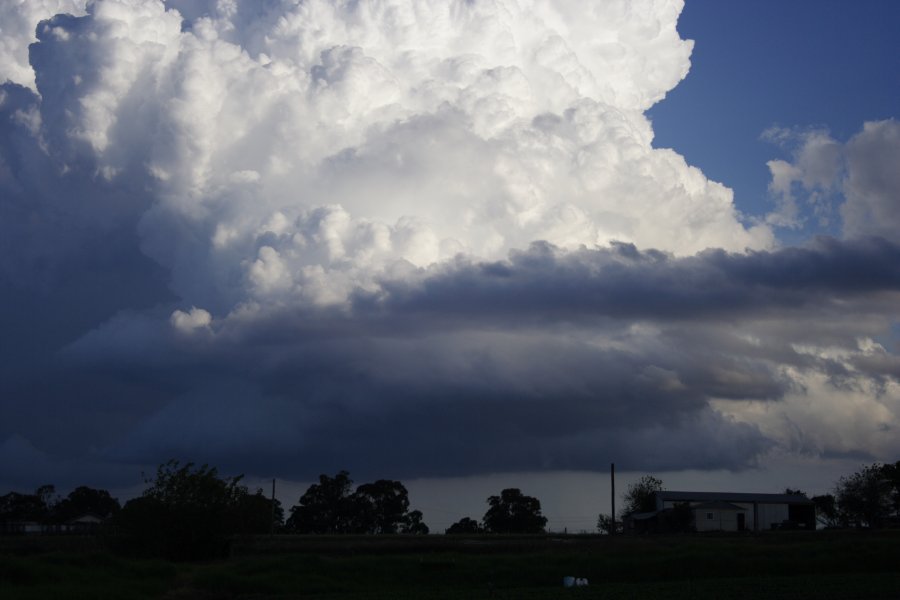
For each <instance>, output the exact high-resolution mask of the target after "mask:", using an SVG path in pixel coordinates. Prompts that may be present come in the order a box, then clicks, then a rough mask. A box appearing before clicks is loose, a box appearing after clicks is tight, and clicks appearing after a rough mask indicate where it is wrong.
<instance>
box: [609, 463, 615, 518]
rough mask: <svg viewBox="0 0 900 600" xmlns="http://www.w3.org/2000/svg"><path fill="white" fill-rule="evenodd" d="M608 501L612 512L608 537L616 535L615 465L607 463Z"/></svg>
mask: <svg viewBox="0 0 900 600" xmlns="http://www.w3.org/2000/svg"><path fill="white" fill-rule="evenodd" d="M609 482H610V486H609V490H610V491H609V499H610V503H611V504H612V511H611V512H610V517H611V520H612V527H610V528H609V535H615V534H616V463H609Z"/></svg>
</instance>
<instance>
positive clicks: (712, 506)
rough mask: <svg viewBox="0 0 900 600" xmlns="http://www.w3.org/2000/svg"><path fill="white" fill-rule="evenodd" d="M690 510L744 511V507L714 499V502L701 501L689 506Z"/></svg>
mask: <svg viewBox="0 0 900 600" xmlns="http://www.w3.org/2000/svg"><path fill="white" fill-rule="evenodd" d="M691 509H692V510H740V511H745V510H747V509H746V508H743V507H741V506H737V505H736V504H732V503H731V502H722V501H721V500H716V501H714V502H701V503H700V504H695V505H693V506H691Z"/></svg>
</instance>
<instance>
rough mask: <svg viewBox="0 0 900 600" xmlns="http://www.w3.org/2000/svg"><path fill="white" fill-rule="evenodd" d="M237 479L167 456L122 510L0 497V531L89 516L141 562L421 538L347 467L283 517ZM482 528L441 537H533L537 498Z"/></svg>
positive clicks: (405, 500) (518, 498) (87, 500)
mask: <svg viewBox="0 0 900 600" xmlns="http://www.w3.org/2000/svg"><path fill="white" fill-rule="evenodd" d="M241 481H242V476H236V477H223V476H220V475H219V472H218V470H217V469H216V468H215V467H210V466H208V465H202V466H196V465H194V464H193V463H187V464H180V463H179V462H178V461H175V460H172V461H169V462H167V463H164V464H162V465H160V466H159V468H158V469H157V471H156V474H155V476H154V477H152V478H150V479H147V480H145V483H146V484H147V487H146V488H145V489H144V491H143V493H142V494H141V495H140V496H138V497H136V498H133V499H131V500H129V501H128V502H126V503H125V505H124V506H121V505H120V504H119V501H118V500H117V499H115V498H113V497H112V496H110V494H109V492H108V491H106V490H96V489H92V488H89V487H85V486H81V487H78V488H76V489H75V490H73V491H72V492H71V493H70V494H69V495H68V496H66V497H65V498H60V497H58V496H56V495H55V488H54V487H53V486H50V485H46V486H41V487H39V488H38V489H37V490H35V492H34V493H33V494H21V493H18V492H10V493H8V494H6V495H4V496H0V532H4V533H16V532H21V529H17V528H19V527H20V526H22V525H23V524H25V523H38V524H40V525H41V526H42V528H43V530H44V531H58V530H59V529H57V528H56V527H57V526H62V525H64V524H65V523H67V522H69V521H71V520H72V519H75V518H77V517H81V516H83V515H85V514H89V515H94V516H96V517H99V518H100V519H103V520H104V524H103V527H102V529H101V531H100V533H101V534H102V536H103V539H104V540H105V541H106V542H108V544H109V545H110V546H111V547H112V548H113V549H116V550H120V551H122V552H124V553H129V554H136V555H143V556H164V557H168V558H174V559H202V558H209V557H215V556H223V555H225V554H226V553H227V551H228V545H229V541H230V540H231V539H232V538H233V537H234V536H240V535H253V534H265V533H275V532H278V533H296V534H357V535H379V534H401V535H402V534H405V535H423V534H427V533H429V530H428V526H427V525H426V524H425V523H424V522H423V519H422V516H423V515H422V512H421V511H419V510H410V505H409V494H408V492H407V489H406V487H405V486H404V485H403V484H402V483H401V482H399V481H394V480H389V479H379V480H377V481H375V482H372V483H364V484H361V485H359V486H357V487H356V488H355V489H354V487H353V481H352V480H351V479H350V474H349V473H348V472H347V471H340V472H338V473H337V474H336V475H334V476H333V477H330V476H328V475H320V476H319V479H318V482H316V483H313V484H312V485H310V486H309V488H308V489H307V490H306V492H304V493H303V495H302V496H301V497H300V499H299V501H298V502H297V504H296V505H294V506H293V507H291V508H290V510H289V514H288V516H287V519H285V511H284V509H283V507H282V506H281V502H279V500H278V499H276V498H270V497H266V495H265V494H264V493H263V490H262V489H257V490H255V491H254V492H251V491H250V490H249V488H248V487H247V486H246V485H243V484H242V483H241ZM488 505H489V508H488V511H487V513H485V515H484V519H483V523H478V522H477V521H474V520H472V519H469V518H465V519H462V520H461V521H460V522H459V523H456V524H454V525H453V526H451V527H450V528H449V529H448V530H447V533H539V532H542V531H543V530H544V526H545V525H546V522H547V519H546V518H545V517H543V516H542V515H541V506H540V501H538V500H537V499H536V498H533V497H530V496H526V495H524V494H522V492H521V491H520V490H518V489H506V490H503V491H502V492H501V494H500V495H499V496H491V497H489V498H488Z"/></svg>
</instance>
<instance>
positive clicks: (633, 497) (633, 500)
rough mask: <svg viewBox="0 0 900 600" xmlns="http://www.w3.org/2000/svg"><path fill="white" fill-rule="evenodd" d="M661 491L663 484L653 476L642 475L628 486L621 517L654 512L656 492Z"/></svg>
mask: <svg viewBox="0 0 900 600" xmlns="http://www.w3.org/2000/svg"><path fill="white" fill-rule="evenodd" d="M662 490H663V482H662V480H661V479H657V478H656V477H654V476H653V475H644V476H643V477H641V478H640V479H639V480H637V481H636V482H635V483H632V484H631V485H629V486H628V490H627V491H626V492H625V496H624V500H625V505H624V506H623V507H622V514H623V515H630V514H633V513H640V512H652V511H654V510H656V492H661V491H662Z"/></svg>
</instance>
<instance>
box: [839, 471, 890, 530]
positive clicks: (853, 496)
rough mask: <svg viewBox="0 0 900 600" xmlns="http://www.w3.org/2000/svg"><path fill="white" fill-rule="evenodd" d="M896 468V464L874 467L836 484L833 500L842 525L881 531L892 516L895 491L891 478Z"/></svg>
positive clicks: (843, 478) (849, 476) (842, 478)
mask: <svg viewBox="0 0 900 600" xmlns="http://www.w3.org/2000/svg"><path fill="white" fill-rule="evenodd" d="M896 468H897V465H896V464H895V465H881V464H877V463H876V464H873V465H869V466H866V467H863V468H862V469H861V470H859V471H857V472H856V473H853V474H852V475H848V476H845V477H841V478H840V480H838V483H837V487H836V488H835V490H834V497H835V500H836V502H837V505H838V509H839V515H840V520H841V521H842V523H843V524H845V525H855V526H857V527H861V526H866V527H881V526H882V524H883V522H884V520H885V519H886V518H887V517H889V516H892V515H893V514H894V510H895V509H894V507H895V506H896V495H897V491H898V488H897V487H896V484H895V482H894V481H892V475H894V469H896Z"/></svg>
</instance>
